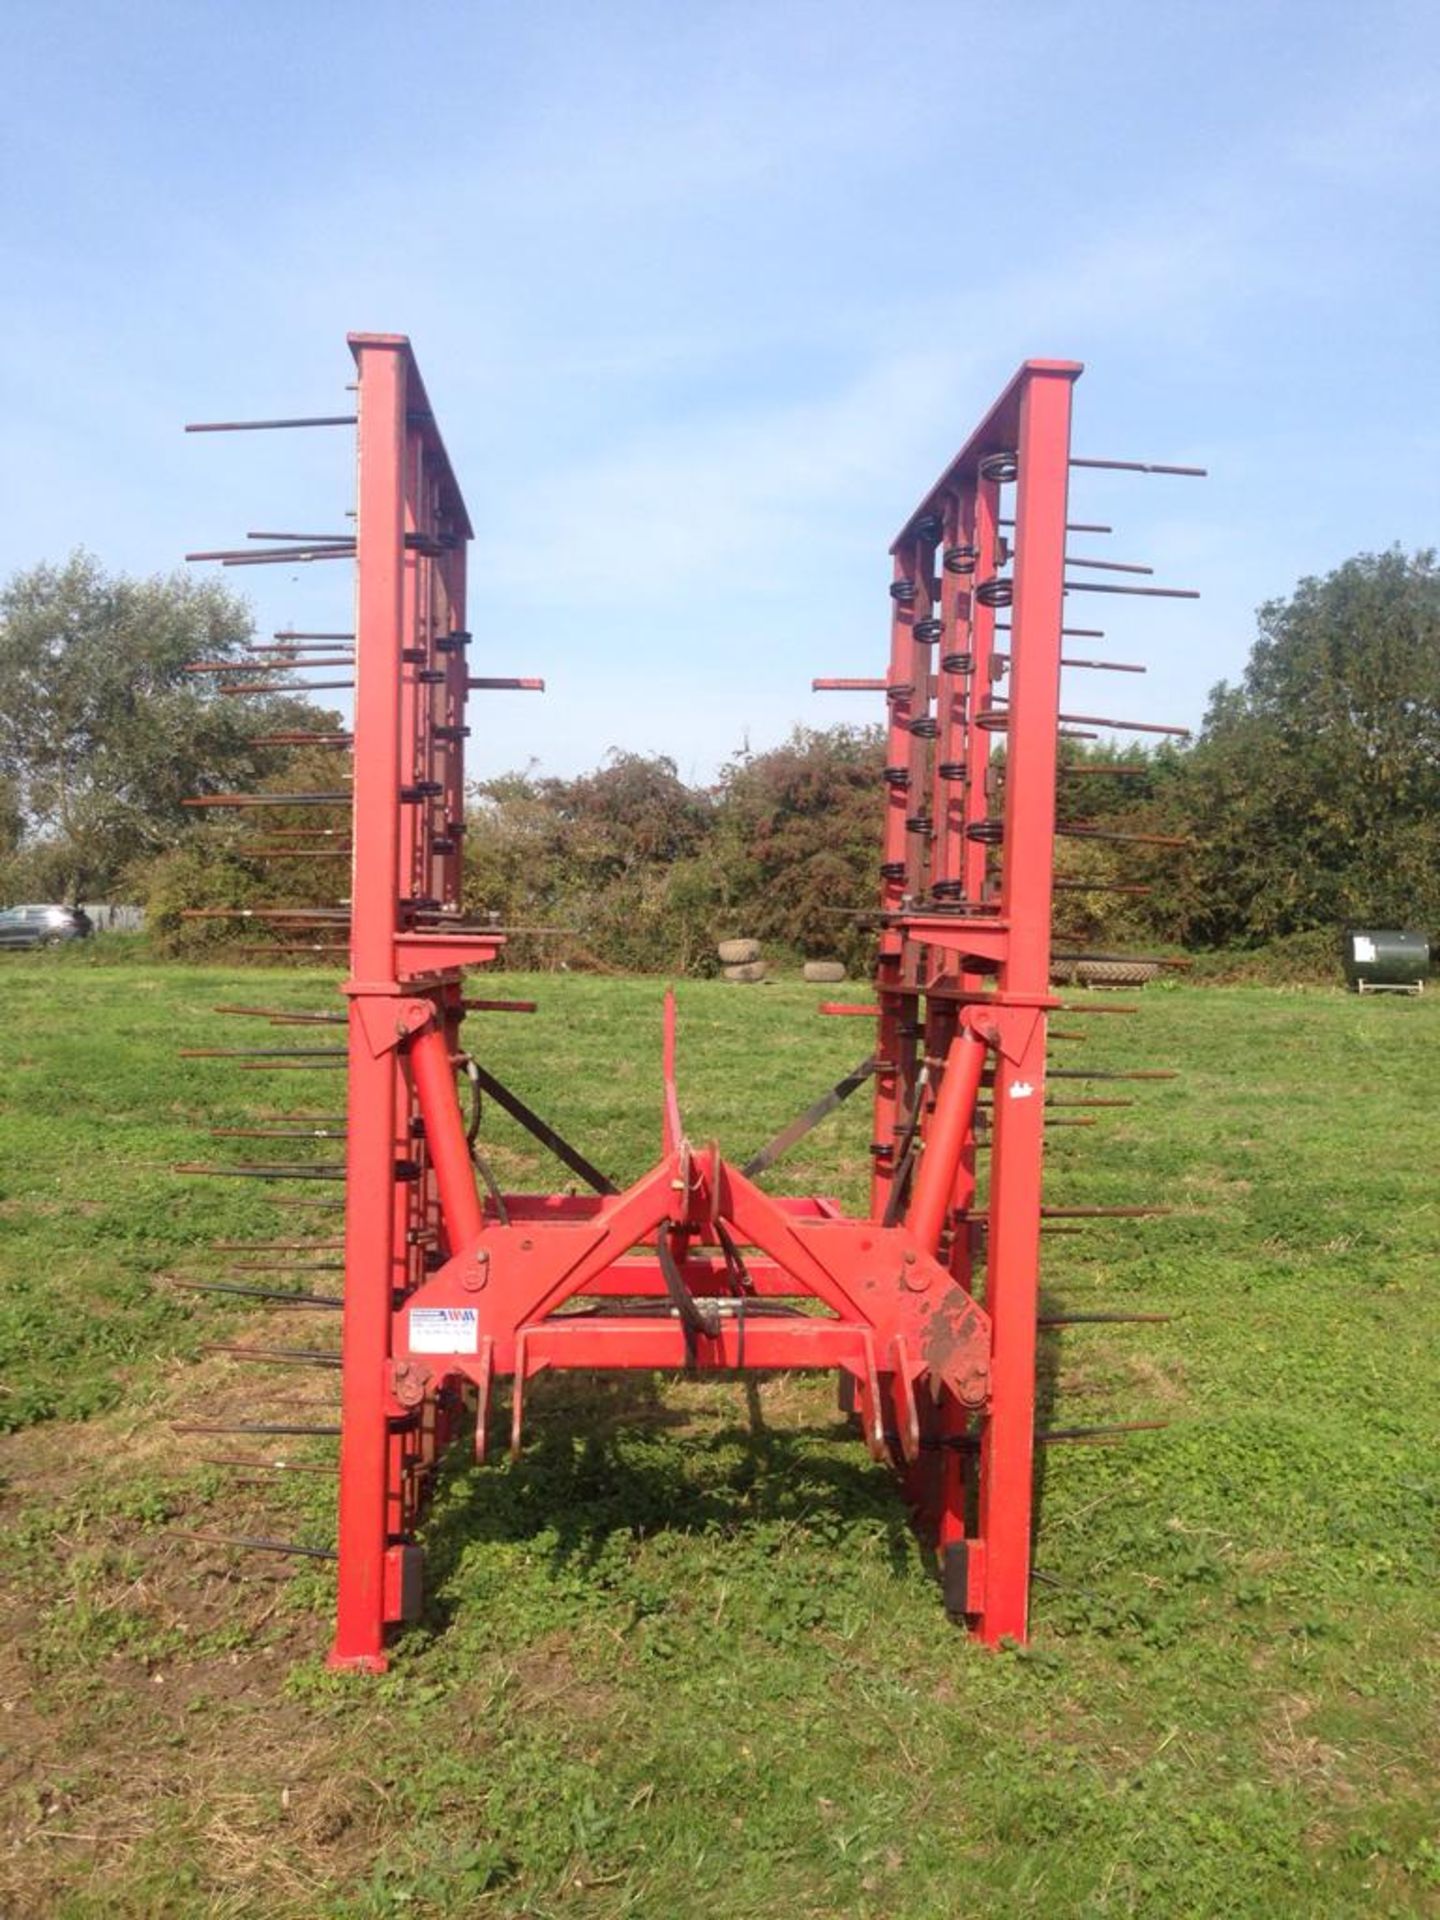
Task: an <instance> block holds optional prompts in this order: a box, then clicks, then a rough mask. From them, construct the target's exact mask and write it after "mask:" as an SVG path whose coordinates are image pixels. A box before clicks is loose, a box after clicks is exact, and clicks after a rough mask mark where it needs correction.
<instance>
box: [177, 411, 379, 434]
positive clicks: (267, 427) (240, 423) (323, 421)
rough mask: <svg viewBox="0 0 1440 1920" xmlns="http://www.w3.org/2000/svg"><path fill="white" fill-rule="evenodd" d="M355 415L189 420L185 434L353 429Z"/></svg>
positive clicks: (328, 414) (329, 414) (357, 417)
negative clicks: (285, 429) (309, 428)
mask: <svg viewBox="0 0 1440 1920" xmlns="http://www.w3.org/2000/svg"><path fill="white" fill-rule="evenodd" d="M359 417H360V416H359V415H358V414H355V413H317V414H312V415H310V416H309V417H308V418H305V417H301V418H298V419H293V420H189V421H187V422H186V424H185V431H186V433H273V432H275V431H276V430H277V429H278V428H282V427H353V426H354V425H355V422H356V421H357V420H358V419H359Z"/></svg>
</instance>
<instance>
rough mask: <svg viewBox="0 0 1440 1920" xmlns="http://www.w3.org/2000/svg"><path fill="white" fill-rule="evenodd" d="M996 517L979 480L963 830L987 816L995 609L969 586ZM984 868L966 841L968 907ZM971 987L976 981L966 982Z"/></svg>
mask: <svg viewBox="0 0 1440 1920" xmlns="http://www.w3.org/2000/svg"><path fill="white" fill-rule="evenodd" d="M999 512H1000V488H999V486H998V484H997V483H996V482H995V481H993V480H987V479H985V478H984V476H983V475H982V476H981V477H980V479H979V480H977V482H976V486H975V522H974V525H975V533H974V539H975V545H976V547H977V549H978V550H979V554H980V562H979V565H978V567H977V569H976V571H975V573H974V574H973V575H972V576H971V579H970V605H971V615H970V649H971V652H972V653H973V654H974V655H975V677H974V679H973V680H972V682H971V691H970V705H969V709H968V712H967V715H966V720H967V725H966V744H965V765H966V769H967V772H968V776H969V777H968V780H967V782H966V787H965V824H966V826H967V827H970V826H973V825H974V824H975V822H976V821H978V820H983V819H985V818H986V816H987V815H988V813H989V811H990V735H989V732H988V730H987V729H986V728H984V727H982V726H980V725H979V724H978V722H977V716H978V714H979V711H980V708H981V706H982V705H983V704H984V703H985V701H987V700H988V699H989V697H990V693H991V690H992V688H993V686H994V682H993V680H992V679H991V677H990V665H991V662H992V660H993V659H994V657H995V610H994V608H993V607H987V606H985V605H984V603H983V602H982V601H981V600H980V599H979V598H978V596H977V595H976V593H975V587H976V585H977V583H978V582H979V581H980V580H983V579H987V578H988V577H989V576H990V575H991V574H992V573H993V572H994V571H995V563H994V555H995V550H996V549H995V541H996V538H997V525H996V523H997V520H998V517H999ZM988 863H989V856H988V854H987V852H986V849H985V848H984V847H983V846H981V845H979V844H977V843H976V842H975V841H973V840H970V839H968V838H967V840H966V842H965V861H964V865H963V867H962V869H961V877H962V879H963V880H964V882H965V898H966V900H968V901H970V902H972V903H976V902H978V901H981V900H983V899H984V897H985V877H986V873H987V871H988ZM971 984H972V985H976V984H978V982H974V981H972V982H971Z"/></svg>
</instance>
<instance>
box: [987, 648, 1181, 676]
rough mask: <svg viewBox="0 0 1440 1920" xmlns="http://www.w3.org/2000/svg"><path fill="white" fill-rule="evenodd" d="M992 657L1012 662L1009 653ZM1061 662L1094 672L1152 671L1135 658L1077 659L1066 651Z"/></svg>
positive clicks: (1005, 663) (1066, 665)
mask: <svg viewBox="0 0 1440 1920" xmlns="http://www.w3.org/2000/svg"><path fill="white" fill-rule="evenodd" d="M991 657H992V659H994V660H996V661H999V662H1001V663H1002V664H1003V665H1005V666H1007V667H1008V666H1009V664H1010V656H1009V654H1008V653H996V654H994V655H992V656H991ZM1060 664H1061V666H1062V667H1076V668H1084V669H1086V670H1088V671H1089V672H1092V673H1148V672H1149V671H1150V669H1149V668H1148V667H1145V666H1141V665H1139V664H1138V663H1137V662H1135V661H1133V660H1076V659H1073V658H1072V657H1071V656H1070V655H1069V654H1065V653H1062V654H1061V656H1060Z"/></svg>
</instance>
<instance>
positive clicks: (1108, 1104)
mask: <svg viewBox="0 0 1440 1920" xmlns="http://www.w3.org/2000/svg"><path fill="white" fill-rule="evenodd" d="M1055 1077H1056V1076H1055V1073H1054V1071H1053V1069H1052V1071H1051V1073H1050V1075H1049V1078H1050V1079H1052V1080H1053V1079H1054V1078H1055ZM1062 1077H1063V1076H1062ZM1071 1077H1074V1076H1071ZM1079 1077H1081V1078H1083V1079H1086V1080H1093V1079H1095V1078H1096V1077H1097V1076H1096V1075H1095V1074H1093V1073H1087V1074H1084V1075H1082V1076H1079ZM1134 1104H1135V1102H1134V1101H1133V1100H1057V1099H1056V1098H1055V1097H1054V1095H1053V1094H1050V1095H1047V1096H1046V1098H1045V1099H1044V1100H1043V1101H1042V1102H1041V1105H1042V1106H1044V1107H1045V1108H1047V1109H1049V1108H1050V1107H1105V1108H1117V1107H1133V1106H1134ZM991 1111H992V1108H991V1106H990V1103H989V1102H988V1101H981V1102H980V1112H981V1113H990V1112H991Z"/></svg>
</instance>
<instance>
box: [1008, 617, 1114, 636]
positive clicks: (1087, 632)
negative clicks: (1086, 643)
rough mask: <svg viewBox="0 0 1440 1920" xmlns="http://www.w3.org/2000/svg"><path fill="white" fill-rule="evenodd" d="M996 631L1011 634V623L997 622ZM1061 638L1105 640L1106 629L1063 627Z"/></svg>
mask: <svg viewBox="0 0 1440 1920" xmlns="http://www.w3.org/2000/svg"><path fill="white" fill-rule="evenodd" d="M995 631H996V633H1009V632H1010V631H1011V626H1010V622H1009V621H1008V620H997V621H996V622H995ZM1060 637H1061V638H1062V639H1063V640H1103V639H1104V638H1105V629H1104V627H1061V629H1060Z"/></svg>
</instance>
